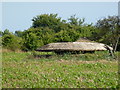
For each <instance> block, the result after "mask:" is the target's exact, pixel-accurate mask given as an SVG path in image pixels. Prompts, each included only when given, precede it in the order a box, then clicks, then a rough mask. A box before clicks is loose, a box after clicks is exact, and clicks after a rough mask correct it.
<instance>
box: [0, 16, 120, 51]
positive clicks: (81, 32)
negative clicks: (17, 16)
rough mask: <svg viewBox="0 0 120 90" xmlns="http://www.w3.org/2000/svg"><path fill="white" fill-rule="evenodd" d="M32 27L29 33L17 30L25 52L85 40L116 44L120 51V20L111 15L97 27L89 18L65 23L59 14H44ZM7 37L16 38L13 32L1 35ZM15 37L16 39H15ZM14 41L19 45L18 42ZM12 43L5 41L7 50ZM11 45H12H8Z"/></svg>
mask: <svg viewBox="0 0 120 90" xmlns="http://www.w3.org/2000/svg"><path fill="white" fill-rule="evenodd" d="M32 21H33V23H32V27H30V28H29V29H27V30H25V31H23V32H22V31H15V33H14V35H15V36H16V37H17V38H18V37H20V38H19V39H21V38H22V41H20V42H21V43H20V45H18V46H20V47H22V50H26V51H28V50H35V49H36V48H38V47H40V46H43V45H46V44H48V43H53V42H74V41H76V40H77V39H79V38H81V37H85V38H88V39H90V40H93V41H97V42H102V43H105V44H108V45H112V46H113V48H114V51H115V50H116V47H117V50H120V48H119V45H120V39H119V38H120V25H119V23H120V18H119V17H118V16H109V17H108V18H104V19H100V20H98V21H97V23H96V25H92V24H86V23H84V22H85V19H84V18H83V19H80V18H78V17H76V16H75V15H73V16H71V17H70V18H68V21H67V20H62V19H61V18H60V17H58V15H57V14H41V15H38V16H36V17H34V18H33V19H32ZM0 34H1V35H2V37H3V40H4V37H7V36H6V35H8V36H9V35H13V33H11V32H9V30H7V29H6V30H4V32H0ZM14 35H13V36H14ZM14 42H18V41H17V39H16V41H15V40H14ZM9 43H11V41H10V40H8V41H5V40H4V42H3V45H4V46H6V47H7V48H8V47H9V46H10V45H9ZM7 44H8V45H7Z"/></svg>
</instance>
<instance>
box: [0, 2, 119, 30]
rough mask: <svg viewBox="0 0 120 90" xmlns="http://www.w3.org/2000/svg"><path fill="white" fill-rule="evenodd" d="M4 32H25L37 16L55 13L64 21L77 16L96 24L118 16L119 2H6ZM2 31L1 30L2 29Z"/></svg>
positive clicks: (3, 8)
mask: <svg viewBox="0 0 120 90" xmlns="http://www.w3.org/2000/svg"><path fill="white" fill-rule="evenodd" d="M2 10H3V12H2V16H3V17H2V21H3V22H2V30H5V29H9V30H10V31H11V32H14V31H16V30H25V29H28V28H29V27H30V26H31V25H32V21H31V19H32V18H33V17H35V16H36V15H40V14H45V13H48V14H50V13H53V14H56V13H57V14H58V16H59V17H61V18H62V19H68V18H69V17H70V16H71V15H74V14H76V16H77V17H79V18H85V20H86V23H91V22H92V23H96V21H97V20H98V19H102V18H104V17H107V16H108V15H110V16H112V15H118V3H117V2H56V3H55V2H44V3H43V2H36V3H35V2H16V3H15V2H4V3H2ZM0 29H1V28H0Z"/></svg>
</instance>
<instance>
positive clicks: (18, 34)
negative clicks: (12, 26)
mask: <svg viewBox="0 0 120 90" xmlns="http://www.w3.org/2000/svg"><path fill="white" fill-rule="evenodd" d="M15 35H16V36H18V37H22V36H23V32H22V31H15Z"/></svg>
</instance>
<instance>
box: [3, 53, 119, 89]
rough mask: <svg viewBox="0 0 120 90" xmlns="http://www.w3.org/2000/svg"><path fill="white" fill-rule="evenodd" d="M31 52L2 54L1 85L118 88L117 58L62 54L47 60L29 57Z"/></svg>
mask: <svg viewBox="0 0 120 90" xmlns="http://www.w3.org/2000/svg"><path fill="white" fill-rule="evenodd" d="M31 54H32V53H31V52H26V53H15V52H5V53H3V60H2V88H115V89H116V88H117V87H118V80H119V79H118V63H117V61H107V60H99V59H97V60H95V61H89V60H87V61H81V58H79V60H73V59H71V58H69V61H68V60H64V59H63V58H62V57H59V58H56V59H55V60H54V61H53V60H51V59H52V58H49V59H48V60H47V61H45V59H44V58H40V59H38V58H36V59H34V60H33V59H28V58H27V57H28V56H29V55H31ZM93 55H94V54H93ZM75 57H76V56H74V58H75ZM94 57H95V56H94Z"/></svg>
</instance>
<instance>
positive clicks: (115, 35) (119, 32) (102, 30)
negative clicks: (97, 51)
mask: <svg viewBox="0 0 120 90" xmlns="http://www.w3.org/2000/svg"><path fill="white" fill-rule="evenodd" d="M96 27H97V29H98V31H97V33H95V34H96V35H95V36H96V37H97V39H98V40H99V41H100V42H104V43H106V44H111V45H112V47H113V51H116V49H117V46H118V44H119V43H118V42H119V40H120V39H119V38H120V17H118V16H108V17H107V18H104V19H101V20H98V21H97V24H96Z"/></svg>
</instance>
